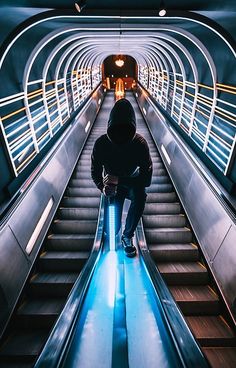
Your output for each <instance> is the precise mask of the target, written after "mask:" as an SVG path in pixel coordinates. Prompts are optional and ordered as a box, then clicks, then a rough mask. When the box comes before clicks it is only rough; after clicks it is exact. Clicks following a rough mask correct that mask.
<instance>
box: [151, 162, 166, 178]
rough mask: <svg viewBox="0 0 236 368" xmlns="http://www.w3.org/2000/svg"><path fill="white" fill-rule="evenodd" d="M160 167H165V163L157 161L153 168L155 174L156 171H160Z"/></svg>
mask: <svg viewBox="0 0 236 368" xmlns="http://www.w3.org/2000/svg"><path fill="white" fill-rule="evenodd" d="M159 169H165V166H164V165H163V163H162V162H156V163H155V168H154V169H153V174H154V175H155V174H156V173H158V170H159Z"/></svg>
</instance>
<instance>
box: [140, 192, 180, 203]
mask: <svg viewBox="0 0 236 368" xmlns="http://www.w3.org/2000/svg"><path fill="white" fill-rule="evenodd" d="M176 201H177V196H176V193H175V192H170V193H148V195H147V199H146V203H171V202H176Z"/></svg>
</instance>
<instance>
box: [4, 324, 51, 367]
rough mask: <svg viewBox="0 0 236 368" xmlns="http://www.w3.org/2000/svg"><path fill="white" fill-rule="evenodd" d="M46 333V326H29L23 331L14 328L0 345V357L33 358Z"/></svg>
mask: <svg viewBox="0 0 236 368" xmlns="http://www.w3.org/2000/svg"><path fill="white" fill-rule="evenodd" d="M48 333H49V329H48V328H44V329H43V328H41V329H34V328H29V329H27V330H23V331H22V330H21V329H16V330H15V331H14V332H13V333H12V334H11V335H10V336H9V338H8V339H7V340H6V342H5V344H4V345H3V346H2V347H1V350H0V357H3V356H4V357H5V358H7V357H9V358H10V359H11V358H15V359H18V360H19V361H22V360H23V359H25V358H35V357H36V356H37V355H38V354H39V352H40V351H41V349H42V347H43V345H44V343H45V341H46V338H47V336H48ZM1 367H2V366H1Z"/></svg>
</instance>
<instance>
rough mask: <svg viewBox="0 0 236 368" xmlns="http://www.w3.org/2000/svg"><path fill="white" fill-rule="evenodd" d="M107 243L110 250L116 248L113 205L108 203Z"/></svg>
mask: <svg viewBox="0 0 236 368" xmlns="http://www.w3.org/2000/svg"><path fill="white" fill-rule="evenodd" d="M108 216H109V243H110V250H115V248H116V233H115V205H114V204H109V211H108Z"/></svg>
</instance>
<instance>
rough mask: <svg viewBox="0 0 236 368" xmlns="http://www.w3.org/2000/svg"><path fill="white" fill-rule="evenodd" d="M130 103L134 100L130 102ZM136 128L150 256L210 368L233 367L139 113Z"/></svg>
mask: <svg viewBox="0 0 236 368" xmlns="http://www.w3.org/2000/svg"><path fill="white" fill-rule="evenodd" d="M130 101H131V103H132V104H134V103H135V101H134V98H130ZM136 117H137V121H138V124H137V130H138V132H139V133H140V134H142V135H143V136H144V137H145V138H146V140H147V142H148V145H149V148H150V152H151V157H152V161H153V169H154V170H153V178H152V184H151V186H150V187H149V188H147V192H148V196H147V202H146V206H145V210H144V214H143V218H142V220H143V226H144V231H145V237H146V242H147V245H148V248H149V251H150V253H151V256H152V258H153V260H154V262H155V264H156V266H157V267H158V269H159V271H160V273H161V275H162V277H163V278H164V280H165V282H166V284H167V285H168V287H169V290H170V291H171V293H172V295H173V297H174V299H175V301H176V302H177V304H178V306H179V307H180V309H181V311H182V313H183V315H184V316H185V319H186V321H187V323H188V325H189V327H190V329H191V330H192V332H193V334H194V336H195V338H196V339H197V341H198V343H199V344H200V346H201V348H202V350H203V352H204V354H205V355H206V357H207V359H208V360H209V362H210V365H211V366H212V367H224V368H226V367H232V368H233V367H235V366H236V335H235V330H234V326H233V324H232V322H231V320H230V318H229V317H228V314H227V312H226V310H225V309H226V308H225V306H224V303H223V301H222V299H221V297H220V294H219V293H218V291H217V288H216V286H215V285H214V283H213V281H212V280H213V279H212V276H211V275H210V272H209V270H208V269H207V266H206V264H205V263H204V260H203V258H202V255H201V251H200V249H199V246H198V244H197V242H196V240H195V238H194V234H193V232H192V230H191V228H190V226H189V224H188V220H187V217H186V215H185V213H184V210H183V208H182V206H181V203H180V201H179V199H178V196H177V194H176V192H175V189H174V186H173V184H172V183H171V180H170V177H169V175H168V173H167V170H166V169H165V166H164V164H163V161H162V159H161V156H160V155H159V153H158V150H157V147H156V145H155V143H154V141H153V139H152V137H151V134H150V132H149V130H148V129H147V126H146V124H145V123H144V121H143V118H142V116H141V114H140V112H139V111H138V110H137V109H136Z"/></svg>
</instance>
